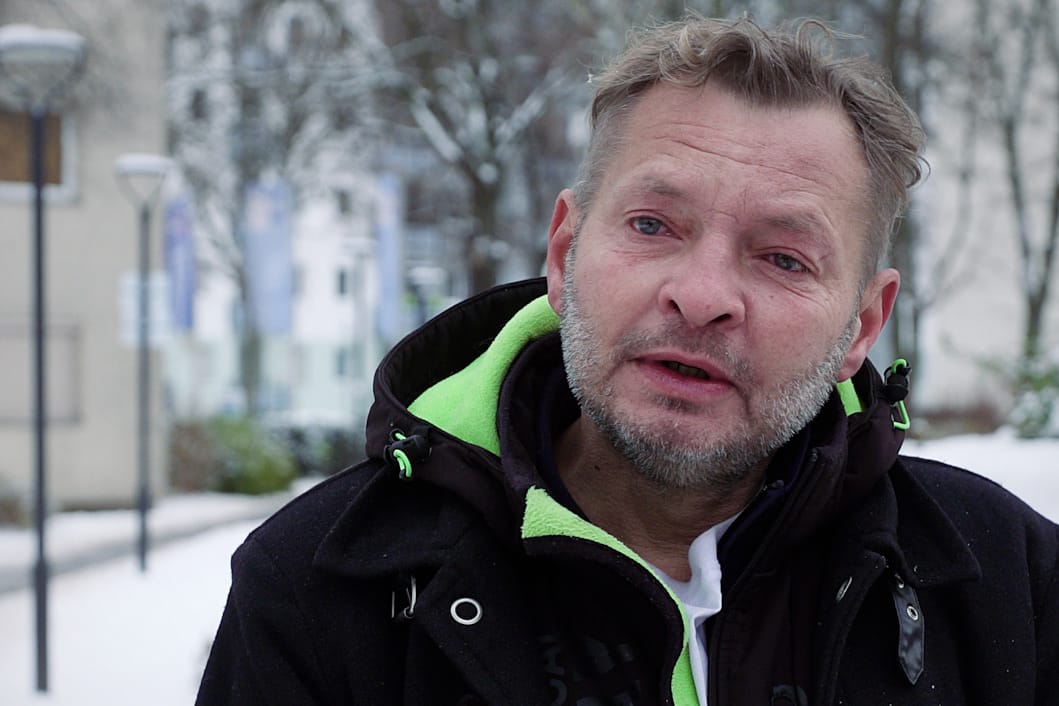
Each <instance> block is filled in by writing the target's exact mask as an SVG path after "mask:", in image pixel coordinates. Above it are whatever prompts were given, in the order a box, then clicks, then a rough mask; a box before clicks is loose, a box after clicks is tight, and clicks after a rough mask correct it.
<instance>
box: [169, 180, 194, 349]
mask: <svg viewBox="0 0 1059 706" xmlns="http://www.w3.org/2000/svg"><path fill="white" fill-rule="evenodd" d="M164 228H165V233H164V236H163V238H164V241H163V242H164V244H165V269H166V274H167V276H168V279H169V314H170V326H171V329H172V331H173V332H174V333H188V332H190V331H191V330H192V329H193V328H194V326H195V276H196V270H195V241H194V233H192V229H191V204H190V203H189V202H188V199H187V197H185V196H176V197H174V198H173V199H171V200H170V201H169V203H168V204H166V208H165V221H164Z"/></svg>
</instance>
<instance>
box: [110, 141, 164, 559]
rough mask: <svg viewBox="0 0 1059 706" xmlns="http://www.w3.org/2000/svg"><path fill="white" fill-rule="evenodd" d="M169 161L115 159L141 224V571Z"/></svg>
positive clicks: (144, 555)
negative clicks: (159, 206)
mask: <svg viewBox="0 0 1059 706" xmlns="http://www.w3.org/2000/svg"><path fill="white" fill-rule="evenodd" d="M170 165H171V162H170V160H169V159H167V158H166V157H162V156H159V155H155V154H142V153H134V154H123V155H121V156H120V157H118V159H117V161H116V162H115V163H114V171H115V173H116V174H117V177H118V183H119V184H120V185H121V186H122V189H123V190H124V191H125V194H126V195H127V196H128V197H129V200H130V201H131V202H132V204H133V206H135V207H136V210H137V213H138V217H139V227H140V236H139V237H140V244H139V255H140V258H139V259H140V270H139V282H138V287H137V292H138V296H137V312H138V314H137V337H136V341H137V365H136V371H137V383H136V391H137V419H136V425H137V430H136V444H137V452H136V467H137V479H138V483H137V507H138V509H139V516H140V531H139V542H138V543H137V549H138V554H139V558H140V571H146V570H147V545H148V531H147V513H148V510H150V507H151V472H150V471H151V451H150V447H151V443H150V432H151V356H150V344H151V329H150V311H151V306H150V304H151V298H150V296H151V295H150V291H149V289H148V276H149V274H150V267H151V248H150V237H151V210H152V207H153V206H154V204H155V202H156V200H157V198H158V194H159V192H160V191H161V187H162V182H163V181H164V180H165V176H166V174H167V173H168V172H169V169H170Z"/></svg>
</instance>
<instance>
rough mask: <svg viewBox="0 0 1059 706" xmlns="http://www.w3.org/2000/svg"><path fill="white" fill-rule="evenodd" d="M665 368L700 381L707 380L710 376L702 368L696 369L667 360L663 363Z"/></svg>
mask: <svg viewBox="0 0 1059 706" xmlns="http://www.w3.org/2000/svg"><path fill="white" fill-rule="evenodd" d="M663 365H665V366H666V367H667V368H669V369H670V370H673V371H675V372H678V373H680V374H681V375H687V376H688V377H693V378H699V379H701V380H709V379H710V375H709V373H707V372H706V371H705V370H703V369H702V368H696V367H693V366H691V365H684V364H683V363H677V362H674V361H671V360H667V361H665V362H664V363H663Z"/></svg>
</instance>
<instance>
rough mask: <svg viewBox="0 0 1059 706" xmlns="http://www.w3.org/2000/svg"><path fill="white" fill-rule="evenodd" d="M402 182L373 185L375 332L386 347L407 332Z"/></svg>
mask: <svg viewBox="0 0 1059 706" xmlns="http://www.w3.org/2000/svg"><path fill="white" fill-rule="evenodd" d="M402 197H403V194H402V189H401V181H400V179H398V178H397V177H396V176H394V175H392V174H385V175H383V176H380V177H379V178H378V179H377V180H376V182H375V253H376V260H375V262H376V266H377V267H378V273H379V299H378V308H377V310H376V314H375V325H376V331H378V334H379V338H381V339H382V344H383V345H384V346H385V347H389V346H392V345H393V344H394V343H396V342H397V341H398V340H399V339H400V338H401V337H402V336H404V334H405V333H407V332H408V326H407V324H406V321H405V320H406V314H405V304H404V293H405V272H404V248H403V238H404V228H403V225H404V205H403V198H402Z"/></svg>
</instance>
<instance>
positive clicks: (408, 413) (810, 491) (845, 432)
mask: <svg viewBox="0 0 1059 706" xmlns="http://www.w3.org/2000/svg"><path fill="white" fill-rule="evenodd" d="M545 294H546V284H545V280H544V279H534V280H527V281H524V282H517V283H512V284H507V285H502V286H500V287H497V288H494V289H492V290H490V291H488V292H484V293H482V294H480V295H478V296H476V297H473V298H471V299H468V300H467V301H465V302H462V303H461V304H458V305H457V306H455V307H453V308H451V309H449V310H447V311H445V312H443V313H442V314H440V315H439V316H437V317H436V318H434V319H432V320H431V321H429V322H428V323H427V324H425V325H424V326H423V327H422V328H420V329H419V330H417V331H415V332H413V333H412V334H410V335H409V336H407V337H406V338H405V339H404V340H402V341H401V342H400V343H399V344H398V345H397V346H395V347H394V349H393V350H392V351H391V352H390V353H389V354H388V355H387V356H386V358H385V359H384V360H383V361H382V363H381V365H380V367H379V369H378V371H377V373H376V376H375V403H374V405H373V406H372V409H371V411H370V413H369V416H368V426H367V454H368V457H369V458H374V459H380V460H384V461H388V462H390V463H391V465H399V464H395V463H394V462H395V459H394V457H393V453H394V451H398V452H399V453H398V455H399V456H400V455H401V453H405V457H406V458H407V459H408V462H409V465H410V467H411V469H412V470H411V474H412V475H413V476H414V477H415V478H417V479H418V480H420V481H423V482H427V483H430V484H433V485H438V486H441V487H444V488H447V489H449V490H451V491H453V492H454V493H456V494H457V495H459V496H460V497H462V498H463V499H464V500H466V501H468V502H469V503H471V504H472V505H473V506H474V507H476V508H477V509H478V510H479V511H480V512H481V513H482V514H483V515H484V516H485V518H486V519H487V521H488V522H489V523H490V525H491V526H493V527H494V529H496V530H498V531H499V532H501V533H502V534H504V535H506V536H507V537H514V538H517V537H518V535H519V534H520V528H519V527H517V526H515V525H513V523H515V522H518V521H519V520H518V519H516V518H517V517H518V516H519V515H521V511H519V512H516V513H512V503H514V505H515V507H516V508H518V509H522V508H524V507H525V503H526V495H527V493H528V491H530V490H531V489H534V488H533V486H534V485H535V483H534V482H533V481H534V479H535V478H536V476H535V474H534V472H533V471H532V470H530V471H529V472H528V473H512V468H511V465H510V464H508V469H507V470H506V471H505V468H504V464H502V463H501V460H500V447H501V441H500V439H501V436H502V431H503V430H499V429H498V419H501V420H502V419H505V418H506V416H507V410H504V409H501V406H500V401H501V398H502V395H501V390H502V388H503V386H504V384H505V380H506V377H507V374H508V372H509V371H510V370H511V368H512V366H513V365H514V363H515V361H516V359H517V358H518V356H519V355H520V354H521V353H522V352H523V351H524V350H525V349H526V348H527V346H529V345H530V344H532V343H533V342H535V341H538V340H539V339H542V338H544V337H547V336H550V335H551V334H554V333H556V332H557V331H558V328H559V319H558V316H556V314H555V313H554V312H553V311H552V309H551V307H550V306H549V304H548V302H547V300H546V297H545ZM881 391H882V381H881V380H880V378H879V375H878V373H877V372H876V371H875V369H874V368H873V367H872V366H871V364H870V363H865V365H864V366H863V367H862V369H861V370H860V371H859V372H858V373H857V375H855V376H854V378H853V379H852V380H849V381H844V382H842V383H839V385H838V386H837V389H836V394H834V395H832V397H831V399H830V400H829V401H828V403H827V404H826V405H825V407H824V409H823V410H822V411H821V413H820V414H819V415H818V417H817V419H816V420H815V421H814V422H813V424H812V425H811V434H810V436H811V438H810V449H811V458H810V459H808V460H809V461H810V462H811V464H810V465H814V466H816V467H819V470H820V471H821V472H814V473H813V474H811V477H810V478H806V479H803V480H802V481H800V485H801V486H804V487H806V488H807V489H806V490H805V491H804V492H803V495H804V498H803V501H802V503H801V506H800V508H799V513H800V514H802V515H806V517H805V518H804V519H806V520H807V521H806V522H800V523H798V527H797V528H795V531H794V532H792V533H791V534H790V535H789V541H791V542H794V541H797V540H798V539H800V538H801V537H802V536H803V535H804V534H807V533H809V532H811V531H813V529H815V527H817V526H819V523H820V522H823V521H824V520H826V519H828V518H830V517H832V516H834V514H836V513H838V512H839V511H840V510H841V509H842V508H843V507H845V506H847V505H848V504H849V503H850V502H854V501H855V500H856V499H857V498H859V497H861V496H862V495H863V494H864V493H865V492H866V491H867V490H868V489H869V488H870V487H871V486H872V485H873V484H874V483H875V482H876V481H877V480H878V479H879V477H880V476H881V475H882V474H883V473H885V471H886V469H888V468H889V467H890V466H891V465H892V464H893V462H894V460H895V459H896V457H897V453H898V450H899V448H900V446H901V443H902V441H903V438H904V435H903V432H901V431H900V430H899V429H896V428H895V425H894V424H893V422H892V417H891V413H892V410H891V407H890V404H889V402H887V401H886V400H885V399H883V398H882V393H881ZM412 435H417V436H420V437H423V438H424V439H425V441H426V443H425V445H424V446H422V447H419V446H417V445H416V444H412V443H410V442H405V444H404V446H403V447H402V444H401V439H403V438H405V437H409V436H412ZM850 440H856V442H857V443H856V444H855V445H852V446H853V448H856V449H857V451H856V455H855V457H853V458H848V457H847V453H848V452H847V449H848V448H850V447H851V445H850V443H849V441H850ZM417 455H418V456H419V457H418V458H413V457H415V456H417ZM522 470H524V467H523V469H522ZM527 476H528V478H527ZM536 485H539V484H536ZM536 490H541V489H540V488H536ZM513 515H514V516H513Z"/></svg>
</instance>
